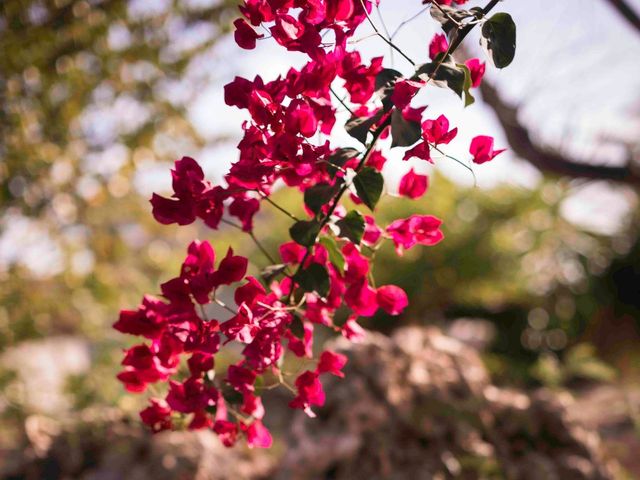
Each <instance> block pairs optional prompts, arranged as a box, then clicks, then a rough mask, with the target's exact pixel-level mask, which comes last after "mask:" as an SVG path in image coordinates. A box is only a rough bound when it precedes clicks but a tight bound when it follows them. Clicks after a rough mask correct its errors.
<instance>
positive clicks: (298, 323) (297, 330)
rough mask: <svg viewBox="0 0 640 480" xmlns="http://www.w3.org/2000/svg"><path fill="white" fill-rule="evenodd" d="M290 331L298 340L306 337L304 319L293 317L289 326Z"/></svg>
mask: <svg viewBox="0 0 640 480" xmlns="http://www.w3.org/2000/svg"><path fill="white" fill-rule="evenodd" d="M289 330H290V331H291V333H293V334H294V335H295V336H296V337H297V338H303V337H304V324H303V323H302V319H301V318H300V317H299V316H298V315H295V314H294V315H293V319H292V320H291V323H290V324H289Z"/></svg>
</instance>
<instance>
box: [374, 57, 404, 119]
mask: <svg viewBox="0 0 640 480" xmlns="http://www.w3.org/2000/svg"><path fill="white" fill-rule="evenodd" d="M399 78H402V74H401V73H400V72H399V71H397V70H394V69H393V68H384V69H382V70H381V71H380V73H378V75H376V94H377V95H378V96H379V97H380V98H381V99H382V105H383V107H384V110H385V111H388V110H389V109H390V108H391V107H392V106H393V103H392V102H391V94H392V93H393V88H394V86H395V84H396V81H397V80H398V79H399Z"/></svg>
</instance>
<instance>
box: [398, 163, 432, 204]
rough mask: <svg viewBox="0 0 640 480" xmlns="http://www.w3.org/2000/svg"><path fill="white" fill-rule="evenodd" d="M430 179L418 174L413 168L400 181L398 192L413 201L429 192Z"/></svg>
mask: <svg viewBox="0 0 640 480" xmlns="http://www.w3.org/2000/svg"><path fill="white" fill-rule="evenodd" d="M428 180H429V179H428V177H427V176H426V175H420V174H419V173H416V172H415V170H414V169H413V168H412V169H411V170H409V172H407V173H406V174H405V175H404V176H403V177H402V179H401V180H400V186H399V189H398V192H399V193H400V195H402V196H404V197H409V198H411V199H416V198H420V197H421V196H422V195H424V193H425V192H426V191H427V186H428Z"/></svg>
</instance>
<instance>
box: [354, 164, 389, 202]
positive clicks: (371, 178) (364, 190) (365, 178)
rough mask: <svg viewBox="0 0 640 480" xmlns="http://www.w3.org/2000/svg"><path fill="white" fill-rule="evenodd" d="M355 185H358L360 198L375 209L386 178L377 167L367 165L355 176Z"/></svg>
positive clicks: (357, 189) (357, 190)
mask: <svg viewBox="0 0 640 480" xmlns="http://www.w3.org/2000/svg"><path fill="white" fill-rule="evenodd" d="M353 185H354V186H355V187H356V192H357V193H358V197H360V200H362V201H363V202H364V204H365V205H366V206H367V207H369V208H370V209H371V210H372V211H373V209H374V208H375V207H376V204H377V203H378V200H380V195H381V194H382V187H383V186H384V179H383V178H382V175H381V174H380V172H378V171H377V170H376V169H375V168H372V167H365V168H363V169H362V170H360V172H358V174H357V175H356V176H355V177H354V179H353Z"/></svg>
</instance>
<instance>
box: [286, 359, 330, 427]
mask: <svg viewBox="0 0 640 480" xmlns="http://www.w3.org/2000/svg"><path fill="white" fill-rule="evenodd" d="M318 376H319V374H318V372H312V371H310V370H307V371H306V372H303V373H302V374H301V375H300V376H298V378H296V382H295V386H296V390H297V392H298V394H297V395H296V397H295V398H294V399H293V400H292V401H291V402H290V403H289V406H290V407H291V408H300V409H302V410H304V412H305V413H306V414H307V415H308V416H310V417H311V418H313V417H315V416H316V415H315V413H313V411H312V410H311V407H312V406H313V405H317V406H319V407H321V406H322V405H324V400H325V395H324V390H323V389H322V384H321V383H320V379H319V378H318Z"/></svg>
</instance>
